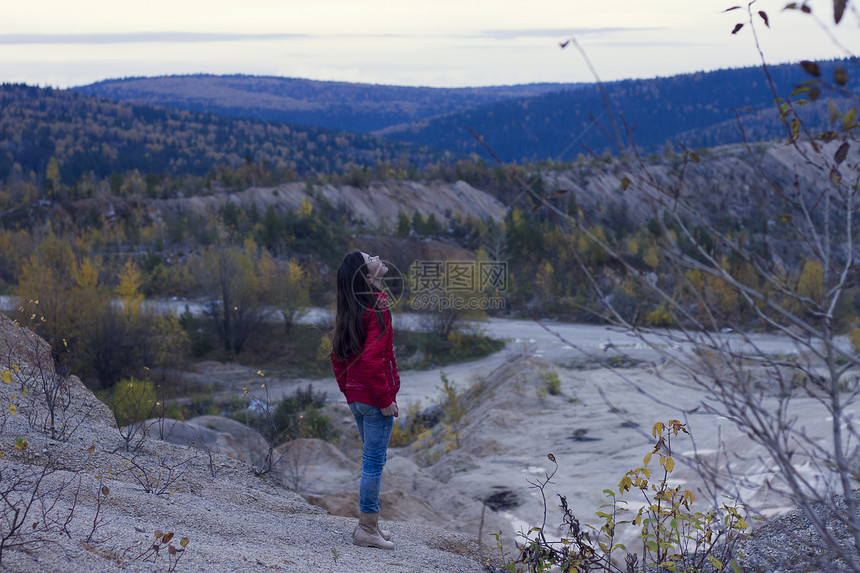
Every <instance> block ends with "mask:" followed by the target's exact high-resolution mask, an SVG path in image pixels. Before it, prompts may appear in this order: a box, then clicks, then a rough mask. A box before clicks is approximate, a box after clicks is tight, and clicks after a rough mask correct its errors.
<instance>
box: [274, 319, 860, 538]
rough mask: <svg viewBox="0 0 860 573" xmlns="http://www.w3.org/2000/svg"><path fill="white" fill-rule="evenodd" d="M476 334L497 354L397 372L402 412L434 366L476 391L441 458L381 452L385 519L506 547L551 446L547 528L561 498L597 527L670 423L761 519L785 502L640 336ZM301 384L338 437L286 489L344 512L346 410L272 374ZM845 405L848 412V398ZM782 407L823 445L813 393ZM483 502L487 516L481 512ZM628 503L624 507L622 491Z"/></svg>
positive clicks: (557, 331)
mask: <svg viewBox="0 0 860 573" xmlns="http://www.w3.org/2000/svg"><path fill="white" fill-rule="evenodd" d="M395 321H399V322H396V324H399V325H400V327H404V326H410V325H414V323H415V317H410V316H400V317H396V318H395ZM482 328H483V329H484V330H485V331H486V332H487V333H488V334H491V335H493V336H496V337H500V338H503V339H505V340H507V345H506V348H505V349H504V350H503V351H501V352H499V353H496V354H494V355H492V356H489V357H487V358H484V359H481V360H477V361H473V362H469V363H463V364H457V365H450V366H446V367H445V368H442V369H431V370H423V371H413V370H407V371H405V372H404V373H403V375H402V389H401V393H400V395H399V396H398V403H399V404H400V406H401V411H403V412H405V411H406V410H407V409H408V408H409V406H410V405H412V404H415V403H418V402H420V404H421V405H422V407H427V406H430V405H432V404H434V403H435V402H436V401H438V399H439V394H440V388H441V378H440V373H441V372H444V373H445V374H446V376H447V377H448V378H449V379H450V380H452V381H454V383H455V384H456V385H457V387H458V388H460V389H461V390H466V389H468V388H470V387H475V386H476V385H479V386H482V387H483V388H484V391H483V392H482V393H480V394H479V395H478V396H477V397H476V398H474V399H472V400H471V401H470V405H469V412H468V414H467V418H468V423H467V424H466V425H465V426H464V427H463V428H462V431H461V435H462V440H461V444H460V447H459V448H455V449H452V450H451V451H448V452H445V451H443V450H444V448H443V447H440V446H438V445H436V446H434V447H431V448H429V449H428V447H427V446H426V445H424V444H423V443H422V444H419V445H415V446H413V447H411V448H394V449H392V450H391V451H390V454H389V463H388V466H387V468H386V477H385V478H384V482H383V492H384V494H385V495H388V496H390V497H389V499H388V500H387V503H386V504H385V509H383V515H384V516H385V517H386V518H391V519H398V520H405V521H414V522H417V523H428V524H434V525H438V526H441V527H445V528H447V529H453V530H457V531H461V532H463V533H466V534H467V535H469V536H475V537H477V535H478V532H479V531H480V532H481V535H482V539H481V541H482V542H483V543H485V544H488V545H491V546H493V545H495V541H494V540H493V539H492V538H491V537H489V535H490V534H491V533H492V532H495V531H502V533H503V539H504V540H505V542H506V545H508V546H510V544H511V543H512V541H513V539H514V538H515V537H516V534H517V532H520V531H527V530H528V529H529V527H530V526H534V525H540V523H541V521H542V518H543V506H542V503H541V502H540V494H539V492H538V491H537V490H536V489H535V488H533V487H531V485H530V482H534V481H535V480H537V479H540V478H545V477H546V475H547V472H550V471H552V469H553V467H554V466H553V464H552V463H551V462H550V461H549V460H548V458H547V454H549V453H552V454H553V455H554V456H555V459H556V460H557V462H558V466H559V467H558V472H557V473H556V475H555V476H554V478H553V480H552V481H553V483H552V484H551V485H549V486H548V487H547V488H546V490H545V493H546V497H547V499H548V500H549V514H548V519H547V522H548V523H547V524H548V525H549V526H555V525H557V523H558V521H559V520H560V513H559V512H558V511H557V507H556V506H557V497H556V494H561V495H564V496H566V497H567V499H568V502H569V504H570V506H571V508H572V509H573V511H574V513H575V514H576V515H577V516H578V517H579V518H580V519H581V520H582V521H583V522H589V523H593V524H597V523H598V520H597V519H596V518H595V516H594V512H595V510H596V509H597V508H598V507H599V506H600V505H601V504H603V503H605V502H606V496H605V494H603V493H602V492H603V490H604V489H606V488H615V487H617V484H618V481H619V480H620V478H621V477H622V476H623V475H624V474H625V472H626V471H627V470H629V469H631V468H633V467H634V466H638V465H641V463H642V459H643V456H644V455H645V454H646V453H648V452H649V451H650V449H651V445H652V438H651V436H650V430H651V426H652V425H653V424H654V423H655V422H657V421H666V420H669V419H673V418H680V419H682V420H685V421H686V422H687V423H688V427H689V429H690V431H691V432H692V434H693V438H694V439H695V443H694V442H693V440H691V439H689V438H686V439H684V438H682V439H679V440H678V441H677V442H676V448H677V449H676V455H677V454H678V453H681V454H685V455H687V456H692V455H693V453H694V449H695V450H696V451H697V452H698V456H699V458H700V459H704V460H708V461H712V460H714V459H715V457H716V456H718V455H719V456H721V457H720V459H721V461H720V463H721V464H722V465H723V466H725V464H726V460H728V464H730V466H731V468H732V471H733V472H734V473H736V474H738V477H739V478H743V481H744V482H745V483H743V484H742V487H740V489H739V488H738V486H737V484H732V483H720V484H719V485H720V486H721V487H723V488H724V493H729V494H731V495H732V496H736V497H737V496H741V497H742V498H743V500H744V501H746V502H747V503H748V504H750V505H751V506H753V508H754V510H755V512H756V513H757V514H760V515H762V516H765V517H771V516H774V515H777V514H780V513H783V512H785V511H788V510H789V509H791V508H792V506H791V505H790V504H788V503H787V502H786V501H785V500H784V499H782V498H780V497H779V496H777V495H775V494H774V493H773V492H772V491H770V489H769V488H768V487H766V486H764V485H763V484H764V483H765V480H767V479H768V478H769V477H772V473H771V469H770V466H769V464H768V463H767V462H766V461H765V460H764V458H763V456H764V452H763V451H762V450H760V449H759V448H757V447H756V446H754V445H753V444H752V443H751V442H750V440H749V439H748V438H747V437H746V436H745V435H743V434H742V433H741V432H739V431H738V430H737V429H735V428H734V426H733V425H732V424H730V423H729V422H727V421H726V420H725V419H722V418H720V417H717V416H712V415H705V414H701V413H689V414H685V412H691V411H693V410H695V409H696V407H697V406H698V405H699V404H700V403H701V401H702V400H703V399H704V398H705V396H704V394H703V393H702V392H701V391H699V390H695V389H691V388H688V387H684V386H683V383H684V381H685V378H684V376H683V375H682V374H681V373H680V372H672V371H671V370H670V369H667V367H666V366H665V365H662V363H660V361H659V360H658V359H657V357H656V354H655V353H654V352H653V351H652V350H649V349H648V347H647V346H646V345H644V344H642V342H641V341H638V340H635V339H633V338H631V337H630V336H628V335H627V334H625V333H621V332H617V331H612V330H610V329H607V328H604V327H599V326H590V325H572V324H560V323H552V322H544V323H538V322H535V321H524V320H507V319H491V320H490V321H488V322H487V323H484V324H483V326H482ZM727 336H733V335H731V334H729V335H727ZM755 343H756V345H757V346H758V348H759V350H761V351H763V352H767V353H779V352H791V351H792V350H793V346H792V345H791V344H790V343H789V342H788V341H787V340H785V339H782V338H780V337H777V336H770V335H757V336H756V337H755ZM607 348H612V349H613V350H612V352H615V353H616V354H618V353H624V354H626V355H628V356H630V357H631V358H633V359H634V360H635V365H632V366H629V367H622V368H619V369H618V370H615V371H612V370H609V369H606V368H601V367H600V365H599V361H600V360H603V359H605V358H606V357H607V355H608V354H607V353H608V352H609V351H607V350H606V349H607ZM684 350H685V349H684V348H678V349H677V351H679V352H683V351H684ZM546 372H555V373H557V374H558V376H559V378H560V380H561V394H559V395H556V396H553V395H547V394H545V393H543V392H541V388H542V387H543V386H544V385H545V382H543V381H542V378H541V376H542V375H543V374H545V373H546ZM658 373H659V374H661V375H660V376H658V375H657V374H658ZM667 379H668V381H667ZM270 382H271V381H270ZM308 382H313V384H314V387H315V388H316V389H325V390H328V391H329V396H330V398H333V403H332V404H331V405H330V406H329V411H330V412H331V413H332V415H333V416H334V417H335V419H338V420H340V422H341V424H342V428H343V431H344V438H343V440H342V441H341V444H340V448H339V449H338V448H335V447H332V446H329V445H321V444H317V445H315V446H308V445H306V446H305V447H306V448H313V451H314V453H313V454H310V453H308V450H307V449H306V450H304V452H305V453H304V454H301V455H300V458H301V459H302V460H304V462H302V463H301V464H299V465H300V466H301V467H302V468H304V469H303V470H302V471H303V472H304V473H303V474H302V475H301V476H300V482H301V483H299V491H301V492H302V493H303V495H304V496H305V497H306V498H307V499H309V500H310V501H311V502H312V503H314V504H317V505H319V506H321V507H324V508H325V509H327V510H328V511H331V512H332V513H335V514H340V515H351V514H353V512H354V511H355V510H354V506H355V494H354V490H355V484H356V480H357V475H358V472H359V467H360V466H359V465H358V463H357V462H358V459H359V456H358V445H357V443H356V442H355V441H354V437H355V436H354V431H352V425H353V422H352V419H351V416H350V414H349V411H348V409H347V408H346V407H345V405H343V404H342V403H341V401H340V400H339V394H338V393H337V389H336V386H335V384H334V380H333V378H325V379H320V380H313V381H309V380H297V381H288V382H282V383H281V385H279V386H277V387H276V389H275V390H274V391H277V392H282V393H284V394H286V393H289V392H291V391H292V390H293V389H294V388H296V387H298V386H304V385H306V384H307V383H308ZM636 386H638V389H637V388H636ZM639 390H643V391H645V392H647V394H648V395H645V394H643V393H641V392H639ZM601 393H602V395H601ZM774 403H775V399H774ZM852 408H853V409H854V410H853V411H854V413H855V414H856V413H858V412H857V405H856V404H855V405H854V406H852ZM793 413H794V414H795V415H796V416H797V419H798V422H797V423H798V424H799V425H802V426H803V427H804V428H805V431H806V432H807V433H808V434H809V435H810V436H811V437H813V438H817V439H820V440H822V441H823V440H825V437H826V435H827V430H828V426H827V424H818V423H814V422H816V421H818V420H824V419H826V417H827V413H826V411H825V408H824V407H823V406H822V405H821V404H820V403H819V402H818V401H817V400H815V399H812V398H808V397H798V398H796V399H795V400H794V402H793ZM351 431H352V432H353V441H352V442H350V440H349V435H350V432H351ZM440 432H441V431H440V430H439V429H438V428H437V429H436V434H434V437H435V439H436V441H437V442H438V441H439V440H441V439H442V438H440V435H441V433H440ZM825 445H826V444H825ZM296 451H297V452H300V451H302V450H299V449H297V450H296ZM726 456H728V458H726ZM677 457H678V458H679V459H681V458H682V457H683V455H682V456H677ZM288 459H289V457H288ZM796 459H797V463H799V464H803V463H807V462H808V460H804V459H803V456H798V458H796ZM307 460H313V462H312V463H307ZM429 462H432V463H429ZM289 465H290V464H289V463H288V466H289ZM652 465H653V464H652ZM297 467H299V466H297V465H296V464H295V463H293V464H292V466H291V468H287V469H285V470H284V472H285V477H284V479H285V481H287V482H290V481H293V482H295V480H296V476H297V469H296V468H297ZM672 480H673V481H672V482H671V483H672V484H673V485H676V484H681V483H683V484H684V485H685V487H688V488H690V489H691V490H693V491H694V492H695V493H696V495H697V497H698V498H700V500H701V501H700V505H699V507H700V508H701V509H703V510H704V509H708V508H709V507H710V504H709V503H708V502H709V496H708V492H707V491H706V490H705V489H704V488H702V481H701V478H699V476H698V474H697V473H696V472H695V471H694V470H693V469H691V468H689V467H686V466H684V465H683V464H679V467H678V468H677V469H676V470H675V471H674V473H673V476H672ZM486 500H490V502H491V503H490V504H489V506H490V507H495V508H497V511H496V512H493V511H491V510H489V509H485V508H484V507H483V506H484V503H483V502H484V501H486ZM384 502H385V500H384ZM630 507H631V508H633V509H635V508H636V507H638V505H637V502H636V501H635V500H634V499H633V498H631V505H630ZM482 515H483V525H482ZM548 531H549V530H548Z"/></svg>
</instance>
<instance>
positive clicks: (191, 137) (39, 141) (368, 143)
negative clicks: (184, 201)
mask: <svg viewBox="0 0 860 573" xmlns="http://www.w3.org/2000/svg"><path fill="white" fill-rule="evenodd" d="M440 157H441V154H439V153H438V152H435V151H431V150H429V149H427V148H424V147H419V146H416V145H412V144H409V143H401V142H397V141H391V140H385V139H382V138H379V137H375V136H372V135H366V134H355V133H348V132H342V131H334V130H328V129H323V128H318V127H295V126H288V125H284V124H280V123H269V122H265V121H260V120H247V119H236V118H226V117H222V116H217V115H212V114H204V113H198V112H190V111H183V110H175V109H170V108H165V107H156V106H151V105H142V104H135V103H129V102H115V101H111V100H107V99H104V98H98V97H94V96H85V95H82V94H80V93H77V92H73V91H66V90H56V89H50V88H44V89H42V88H37V87H32V86H26V85H12V84H4V85H0V185H2V184H10V185H18V186H19V187H20V186H21V185H22V184H23V185H25V186H26V185H30V186H33V187H35V188H37V189H45V190H46V194H47V196H48V197H49V198H52V197H50V195H51V190H52V189H58V188H59V187H60V186H75V187H76V188H77V186H78V184H79V183H80V182H81V180H82V178H86V179H87V180H89V181H92V180H93V179H95V180H101V179H106V178H108V177H110V176H112V175H122V174H126V173H127V172H138V173H139V174H141V175H150V176H151V178H154V179H156V180H157V179H159V178H163V177H165V176H168V177H177V178H182V177H184V176H188V175H197V176H205V175H207V174H210V173H211V172H212V170H213V169H215V168H227V169H229V170H234V171H235V170H241V169H245V170H246V171H249V175H251V177H250V179H247V178H246V179H247V181H248V185H251V184H253V183H257V184H261V183H266V181H261V177H263V176H264V175H265V174H262V173H261V174H257V175H256V176H255V175H254V173H252V171H254V170H258V171H259V170H262V171H266V172H268V174H269V175H271V176H272V177H274V178H275V179H276V180H278V181H282V180H289V179H290V178H291V177H295V176H313V175H314V174H316V173H332V172H334V173H337V172H344V171H349V170H350V169H360V168H361V167H362V166H364V165H376V164H379V163H381V162H390V163H392V164H400V165H404V164H413V165H419V166H420V165H424V164H427V163H428V162H429V163H432V162H435V161H437V160H438V159H439V158H440ZM255 177H256V179H255Z"/></svg>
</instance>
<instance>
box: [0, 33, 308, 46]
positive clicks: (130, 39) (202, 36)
mask: <svg viewBox="0 0 860 573" xmlns="http://www.w3.org/2000/svg"><path fill="white" fill-rule="evenodd" d="M306 37H307V34H223V33H205V32H129V33H124V34H0V44H5V45H15V44H131V43H148V42H178V43H193V42H240V41H247V40H289V39H295V38H306Z"/></svg>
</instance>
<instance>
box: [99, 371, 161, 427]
mask: <svg viewBox="0 0 860 573" xmlns="http://www.w3.org/2000/svg"><path fill="white" fill-rule="evenodd" d="M105 398H106V399H105ZM102 400H103V401H104V402H105V403H106V404H107V405H108V406H110V407H111V408H112V409H113V415H114V417H115V418H116V423H117V425H118V426H120V427H123V426H128V425H129V424H136V423H138V422H142V421H144V420H146V419H147V418H149V416H150V414H151V413H152V412H153V411H154V410H155V405H156V401H157V397H156V394H155V387H154V386H153V384H152V381H151V380H138V379H137V378H128V379H125V380H120V381H119V383H117V384H116V385H115V386H114V387H113V388H111V389H110V390H108V391H107V396H105V395H104V394H103V395H102Z"/></svg>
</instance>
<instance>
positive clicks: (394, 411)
mask: <svg viewBox="0 0 860 573" xmlns="http://www.w3.org/2000/svg"><path fill="white" fill-rule="evenodd" d="M380 412H382V415H383V416H394V417H395V418H396V417H397V416H399V415H400V410H399V409H398V408H397V402H392V403H391V404H389V405H388V406H386V407H385V408H383V409H382V410H380Z"/></svg>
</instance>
